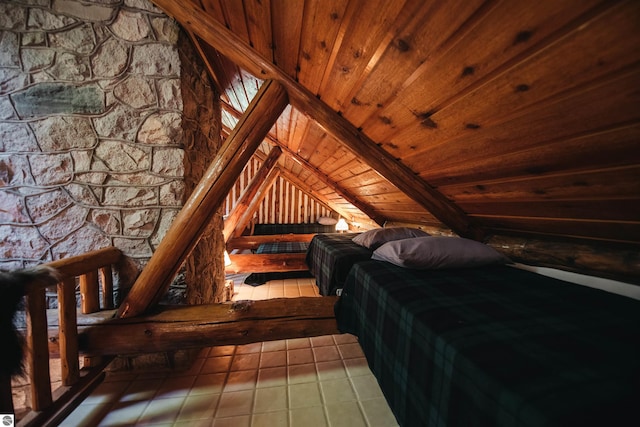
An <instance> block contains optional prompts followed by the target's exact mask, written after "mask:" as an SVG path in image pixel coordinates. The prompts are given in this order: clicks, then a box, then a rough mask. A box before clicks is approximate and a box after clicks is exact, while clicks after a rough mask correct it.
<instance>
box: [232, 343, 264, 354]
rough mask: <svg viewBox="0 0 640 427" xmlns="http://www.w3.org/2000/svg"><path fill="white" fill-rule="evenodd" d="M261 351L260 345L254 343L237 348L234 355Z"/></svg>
mask: <svg viewBox="0 0 640 427" xmlns="http://www.w3.org/2000/svg"><path fill="white" fill-rule="evenodd" d="M261 350H262V343H261V342H256V343H251V344H244V345H239V346H237V347H236V354H247V353H260V351H261Z"/></svg>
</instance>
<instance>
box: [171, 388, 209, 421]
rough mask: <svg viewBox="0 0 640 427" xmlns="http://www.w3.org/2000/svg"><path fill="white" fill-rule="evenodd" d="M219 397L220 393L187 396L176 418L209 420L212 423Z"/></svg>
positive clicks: (180, 419) (178, 419)
mask: <svg viewBox="0 0 640 427" xmlns="http://www.w3.org/2000/svg"><path fill="white" fill-rule="evenodd" d="M219 398H220V395H219V394H195V395H189V396H187V397H186V398H185V400H184V403H183V404H182V408H180V412H179V413H178V417H177V419H176V420H177V421H190V420H209V424H211V420H212V419H213V416H214V414H215V412H216V407H217V406H218V400H219Z"/></svg>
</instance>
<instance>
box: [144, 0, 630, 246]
mask: <svg viewBox="0 0 640 427" xmlns="http://www.w3.org/2000/svg"><path fill="white" fill-rule="evenodd" d="M155 3H156V4H157V5H158V6H159V7H161V8H162V9H164V10H165V11H166V12H167V13H168V14H169V15H172V16H174V17H175V18H176V19H177V20H178V21H179V22H180V23H181V24H182V26H183V27H184V28H185V29H186V30H187V31H188V32H189V33H190V34H191V35H192V37H193V39H194V41H195V42H196V44H197V45H198V46H199V48H200V50H201V53H202V55H203V57H204V58H205V59H206V61H207V63H208V64H209V66H210V67H211V70H212V72H213V75H214V79H215V81H216V82H217V84H218V85H219V86H220V89H221V90H222V100H223V124H224V126H225V127H226V128H227V129H232V128H233V126H234V125H235V123H236V121H237V120H238V117H239V115H241V114H242V112H243V111H244V110H245V109H246V107H247V106H248V105H249V102H250V100H251V99H252V97H253V95H254V94H255V93H256V92H257V90H258V88H259V87H260V85H261V83H262V81H263V80H265V79H274V80H278V81H279V82H281V83H282V84H283V85H284V86H285V87H286V88H287V90H288V92H289V98H290V101H291V105H290V106H289V108H287V109H286V110H285V112H284V113H283V114H282V115H281V116H280V119H279V120H278V122H277V124H276V125H275V126H274V127H273V129H272V130H271V133H270V137H269V138H268V140H266V141H265V143H264V144H263V146H262V148H261V150H262V151H263V152H265V153H267V152H268V151H269V149H270V146H271V145H278V146H280V147H282V149H283V152H284V155H283V156H281V158H280V161H279V162H280V165H279V166H280V168H281V169H282V170H284V171H285V172H286V174H287V176H288V177H290V178H291V179H294V180H296V181H295V183H296V185H298V186H301V185H303V186H305V187H306V188H304V189H305V190H306V191H308V192H309V193H310V194H318V195H321V196H322V200H323V201H328V202H329V203H330V205H332V207H333V208H336V210H338V211H339V212H343V213H346V215H348V216H350V218H348V219H349V220H351V221H355V222H360V221H367V220H368V219H369V218H371V219H373V220H374V221H375V222H377V223H379V224H382V223H384V222H385V221H394V222H410V223H422V224H426V225H431V226H438V227H450V228H451V229H453V230H454V231H456V232H458V233H460V234H463V235H464V234H467V235H475V236H483V235H484V236H486V235H488V234H515V235H524V236H535V237H551V238H553V239H563V238H570V239H578V240H579V241H591V242H596V241H600V242H610V243H622V244H624V245H633V246H635V245H637V244H638V243H640V161H639V160H640V144H639V142H638V141H639V136H640V62H639V61H640V2H637V1H634V0H630V1H626V2H624V1H595V0H563V1H558V0H540V1H537V2H535V3H531V2H530V1H525V0H504V1H492V0H487V1H481V0H447V1H425V0H394V1H389V0H242V1H241V0H189V1H183V2H175V1H172V0H156V1H155Z"/></svg>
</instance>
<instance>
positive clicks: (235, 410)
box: [216, 390, 254, 418]
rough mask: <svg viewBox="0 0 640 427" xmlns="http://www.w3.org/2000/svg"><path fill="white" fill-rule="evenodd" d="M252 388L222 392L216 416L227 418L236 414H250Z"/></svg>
mask: <svg viewBox="0 0 640 427" xmlns="http://www.w3.org/2000/svg"><path fill="white" fill-rule="evenodd" d="M253 394H254V390H242V391H232V392H226V393H222V395H221V396H220V403H219V404H218V410H217V412H216V417H219V418H227V417H235V416H238V415H250V414H251V410H252V409H253Z"/></svg>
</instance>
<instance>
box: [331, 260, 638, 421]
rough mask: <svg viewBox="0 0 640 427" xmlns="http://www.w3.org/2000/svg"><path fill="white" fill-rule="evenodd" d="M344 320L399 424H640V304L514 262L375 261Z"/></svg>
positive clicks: (364, 267) (347, 298) (363, 268)
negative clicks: (427, 266)
mask: <svg viewBox="0 0 640 427" xmlns="http://www.w3.org/2000/svg"><path fill="white" fill-rule="evenodd" d="M336 318H337V322H338V327H339V329H340V330H341V331H342V332H345V333H351V334H354V335H356V336H357V337H358V340H359V342H360V345H361V346H362V349H363V351H364V353H365V355H366V358H367V361H368V363H369V366H370V367H371V370H372V371H373V373H374V375H375V376H376V378H377V379H378V382H379V384H380V386H381V389H382V391H383V393H384V394H385V397H386V399H387V401H388V402H389V405H390V407H391V409H392V411H393V413H394V414H395V416H396V418H397V421H398V423H399V424H400V425H401V426H465V427H468V426H569V425H575V426H599V427H601V426H605V425H607V426H608V425H616V426H618V425H620V426H622V425H640V421H639V419H640V416H639V415H638V414H639V413H638V411H637V409H636V406H637V404H638V397H639V396H640V301H636V300H632V299H630V298H626V297H622V296H618V295H614V294H610V293H607V292H604V291H600V290H596V289H592V288H587V287H584V286H580V285H576V284H571V283H567V282H563V281H560V280H556V279H553V278H549V277H545V276H540V275H538V274H535V273H531V272H528V271H523V270H520V269H517V268H514V267H511V266H507V265H499V266H486V267H477V268H468V269H448V270H412V269H407V268H402V267H398V266H395V265H391V264H389V263H387V262H383V261H372V260H369V261H364V262H359V263H357V264H355V265H354V266H353V268H351V269H350V271H349V274H348V275H347V277H346V278H345V283H344V288H343V292H342V296H341V297H340V299H339V300H338V302H337V303H336ZM634 419H635V420H636V421H632V420H634Z"/></svg>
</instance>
